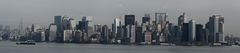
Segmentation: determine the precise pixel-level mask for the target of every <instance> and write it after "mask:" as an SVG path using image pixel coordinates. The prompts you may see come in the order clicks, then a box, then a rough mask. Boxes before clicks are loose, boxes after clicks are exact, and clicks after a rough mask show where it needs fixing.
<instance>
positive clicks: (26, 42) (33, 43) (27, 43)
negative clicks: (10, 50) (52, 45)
mask: <svg viewBox="0 0 240 53" xmlns="http://www.w3.org/2000/svg"><path fill="white" fill-rule="evenodd" d="M16 44H17V45H36V43H35V42H34V41H33V40H27V41H25V42H18V43H16Z"/></svg>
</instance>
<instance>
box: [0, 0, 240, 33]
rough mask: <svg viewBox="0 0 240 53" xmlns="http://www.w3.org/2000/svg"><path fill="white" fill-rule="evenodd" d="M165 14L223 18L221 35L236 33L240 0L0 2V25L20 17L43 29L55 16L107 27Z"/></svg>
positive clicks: (174, 17) (172, 18)
mask: <svg viewBox="0 0 240 53" xmlns="http://www.w3.org/2000/svg"><path fill="white" fill-rule="evenodd" d="M155 12H167V13H168V15H169V18H168V19H169V20H170V21H171V22H173V23H176V20H177V17H178V16H179V15H181V14H182V13H183V12H186V14H187V17H188V18H191V19H195V20H196V21H197V23H201V24H205V23H206V22H207V21H208V19H209V16H211V15H213V14H220V15H223V16H224V17H225V32H227V33H228V32H230V33H233V34H240V33H239V31H240V28H239V27H240V21H239V20H240V18H239V15H240V0H0V24H3V25H11V26H15V27H16V26H18V24H19V22H20V18H21V17H22V18H23V22H24V25H25V26H28V25H31V24H39V25H42V26H47V25H49V23H52V22H53V17H54V16H55V15H66V16H69V17H72V18H75V19H76V20H80V19H81V18H82V16H93V17H94V22H95V24H108V25H110V24H111V23H112V22H113V19H114V18H115V17H117V16H122V17H123V16H124V15H125V14H134V15H136V19H137V20H139V22H141V21H140V20H141V17H142V16H144V14H146V13H150V14H151V18H152V19H153V18H154V17H153V15H154V13H155Z"/></svg>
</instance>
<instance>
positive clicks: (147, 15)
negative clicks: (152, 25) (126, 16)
mask: <svg viewBox="0 0 240 53" xmlns="http://www.w3.org/2000/svg"><path fill="white" fill-rule="evenodd" d="M146 22H150V15H149V14H145V16H144V17H142V23H146Z"/></svg>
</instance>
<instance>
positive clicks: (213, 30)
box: [206, 15, 224, 43]
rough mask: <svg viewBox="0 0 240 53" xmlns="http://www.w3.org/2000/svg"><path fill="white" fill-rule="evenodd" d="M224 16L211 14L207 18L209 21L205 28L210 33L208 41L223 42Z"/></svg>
mask: <svg viewBox="0 0 240 53" xmlns="http://www.w3.org/2000/svg"><path fill="white" fill-rule="evenodd" d="M223 23H224V17H223V16H221V15H212V16H210V18H209V22H208V23H207V24H206V28H207V29H208V30H209V33H210V37H209V38H210V42H211V43H213V42H214V43H216V42H223V41H224V38H222V37H224V35H223V33H224V24H223Z"/></svg>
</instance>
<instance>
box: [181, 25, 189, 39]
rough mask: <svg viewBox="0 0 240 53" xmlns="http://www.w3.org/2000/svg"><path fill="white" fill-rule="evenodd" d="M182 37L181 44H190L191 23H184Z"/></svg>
mask: <svg viewBox="0 0 240 53" xmlns="http://www.w3.org/2000/svg"><path fill="white" fill-rule="evenodd" d="M182 31H183V32H182V36H181V42H182V43H184V42H188V41H189V38H188V37H189V23H183V28H182Z"/></svg>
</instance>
